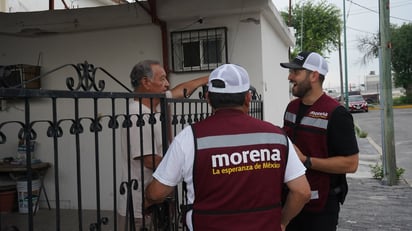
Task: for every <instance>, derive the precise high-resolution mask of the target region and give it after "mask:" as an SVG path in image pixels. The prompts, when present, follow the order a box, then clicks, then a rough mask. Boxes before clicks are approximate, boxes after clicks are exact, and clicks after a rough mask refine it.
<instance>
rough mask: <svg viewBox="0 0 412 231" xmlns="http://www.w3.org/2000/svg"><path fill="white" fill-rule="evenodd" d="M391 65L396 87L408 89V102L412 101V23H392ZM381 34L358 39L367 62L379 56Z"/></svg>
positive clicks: (359, 46) (364, 60)
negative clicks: (400, 24)
mask: <svg viewBox="0 0 412 231" xmlns="http://www.w3.org/2000/svg"><path fill="white" fill-rule="evenodd" d="M390 31H391V41H392V57H391V66H392V71H393V77H394V83H395V86H396V87H403V88H404V89H405V91H406V96H407V97H406V98H407V101H408V103H412V23H409V24H403V25H402V26H400V27H399V26H395V25H391V30H390ZM379 44H380V43H379V34H376V35H372V36H365V37H363V38H360V39H359V40H358V48H359V50H360V51H362V52H363V53H364V56H363V62H364V63H365V64H366V63H368V62H370V61H371V60H372V59H374V58H377V57H378V56H379Z"/></svg>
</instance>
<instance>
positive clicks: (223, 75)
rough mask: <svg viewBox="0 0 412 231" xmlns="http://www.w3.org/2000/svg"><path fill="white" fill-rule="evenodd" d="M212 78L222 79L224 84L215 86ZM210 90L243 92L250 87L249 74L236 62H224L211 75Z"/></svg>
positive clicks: (216, 91)
mask: <svg viewBox="0 0 412 231" xmlns="http://www.w3.org/2000/svg"><path fill="white" fill-rule="evenodd" d="M212 80H221V81H223V82H224V86H216V85H215V86H214V85H213V84H212ZM208 86H209V87H208V91H209V92H215V93H241V92H246V91H248V90H249V88H250V82H249V74H248V73H247V71H246V70H245V69H244V68H243V67H241V66H239V65H236V64H223V65H221V66H219V67H217V68H216V69H215V70H213V71H212V73H210V75H209V83H208Z"/></svg>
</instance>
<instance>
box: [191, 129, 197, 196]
mask: <svg viewBox="0 0 412 231" xmlns="http://www.w3.org/2000/svg"><path fill="white" fill-rule="evenodd" d="M190 127H191V128H192V133H193V145H194V152H195V153H193V169H192V179H193V189H195V187H196V181H195V176H194V173H195V169H196V158H197V135H196V129H195V126H193V124H191V125H190Z"/></svg>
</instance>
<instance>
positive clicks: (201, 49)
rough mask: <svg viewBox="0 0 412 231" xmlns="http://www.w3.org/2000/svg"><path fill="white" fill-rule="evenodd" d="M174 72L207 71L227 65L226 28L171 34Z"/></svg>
mask: <svg viewBox="0 0 412 231" xmlns="http://www.w3.org/2000/svg"><path fill="white" fill-rule="evenodd" d="M171 39H172V42H171V44H172V66H173V71H174V72H190V71H209V70H213V69H215V68H216V67H218V66H220V65H222V64H224V63H228V60H227V28H225V27H219V28H211V29H200V30H190V31H176V32H172V33H171Z"/></svg>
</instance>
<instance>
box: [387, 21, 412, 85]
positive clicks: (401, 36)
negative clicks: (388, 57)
mask: <svg viewBox="0 0 412 231" xmlns="http://www.w3.org/2000/svg"><path fill="white" fill-rule="evenodd" d="M391 32H392V70H393V72H394V77H395V78H394V80H395V86H400V87H403V88H405V89H406V90H407V93H408V88H409V85H410V84H412V23H409V24H403V25H402V26H400V27H396V28H393V29H392V31H391ZM411 90H412V87H411Z"/></svg>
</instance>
